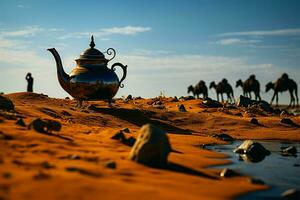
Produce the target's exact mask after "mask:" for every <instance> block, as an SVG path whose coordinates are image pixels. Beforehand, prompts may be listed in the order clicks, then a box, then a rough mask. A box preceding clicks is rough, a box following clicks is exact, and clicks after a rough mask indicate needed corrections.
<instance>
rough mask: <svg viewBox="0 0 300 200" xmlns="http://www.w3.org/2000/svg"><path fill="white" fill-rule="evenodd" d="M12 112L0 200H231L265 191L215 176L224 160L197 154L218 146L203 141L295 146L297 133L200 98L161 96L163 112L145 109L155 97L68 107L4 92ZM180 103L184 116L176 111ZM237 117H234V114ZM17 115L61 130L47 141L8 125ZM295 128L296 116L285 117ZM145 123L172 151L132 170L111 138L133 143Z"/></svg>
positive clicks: (1, 130)
mask: <svg viewBox="0 0 300 200" xmlns="http://www.w3.org/2000/svg"><path fill="white" fill-rule="evenodd" d="M6 97H8V98H10V99H11V100H12V101H13V103H14V105H15V110H16V112H17V114H14V116H15V117H12V118H15V119H7V118H9V117H7V116H5V115H0V134H1V135H2V136H1V138H0V199H63V200H66V199H139V200H142V199H232V198H234V197H237V196H239V195H241V194H244V193H247V192H250V191H255V190H262V189H266V188H267V186H265V185H259V184H252V183H251V181H250V180H251V178H250V177H247V176H239V177H232V178H219V173H220V170H219V169H209V168H207V167H208V166H211V165H218V164H225V163H228V162H229V161H228V160H226V159H220V158H226V155H223V154H220V153H217V152H213V151H208V150H205V149H203V148H200V146H201V145H202V144H211V143H216V144H222V143H225V142H224V141H221V140H218V139H216V138H213V137H211V135H212V134H215V133H226V134H229V135H231V136H232V137H234V138H235V139H264V140H291V141H300V134H299V133H300V129H299V128H298V127H294V126H289V125H284V124H282V123H280V119H281V118H280V117H279V116H278V115H268V116H261V115H256V116H255V117H256V118H257V119H258V120H259V122H260V123H261V124H262V126H258V125H255V124H252V123H250V122H249V121H250V119H251V117H252V116H251V117H250V116H240V115H243V114H244V108H238V109H227V110H222V109H217V108H205V107H203V106H202V105H201V100H188V101H183V102H174V101H173V99H172V98H163V99H161V101H162V102H163V103H164V105H165V107H166V109H157V108H153V106H152V103H153V102H154V101H155V99H137V100H131V101H129V102H124V100H122V99H118V100H116V102H115V103H114V106H113V108H109V107H108V106H107V103H106V102H102V101H99V102H96V101H95V102H86V103H85V107H84V108H76V107H75V104H76V102H75V101H73V100H65V99H54V98H48V97H47V96H44V95H40V94H35V93H14V94H8V95H6ZM178 104H183V105H184V106H185V108H186V110H187V112H179V111H178V107H177V105H178ZM239 113H240V114H239ZM20 117H22V118H23V120H24V122H25V123H26V124H27V125H28V124H29V123H30V122H31V121H32V120H33V119H35V118H45V119H54V120H57V121H59V122H60V123H61V124H62V129H61V131H60V132H53V133H52V134H51V135H48V134H43V133H38V132H36V131H34V130H31V129H30V130H29V129H28V128H27V127H21V126H19V125H16V124H15V123H16V119H18V118H20ZM292 120H293V121H294V122H295V123H297V124H300V117H299V116H298V117H292ZM146 123H153V124H155V125H157V126H159V127H161V128H162V129H164V130H166V131H167V132H168V136H169V139H170V142H171V145H172V148H173V149H174V150H175V151H174V152H172V153H171V154H170V156H169V162H170V165H169V167H167V168H166V169H156V168H151V167H147V166H144V165H141V164H137V163H135V162H132V161H130V160H129V159H128V154H129V151H130V149H131V147H130V146H128V145H125V144H123V143H121V142H119V141H116V140H112V139H111V137H112V136H113V135H114V134H115V133H116V132H117V131H119V130H121V129H123V128H129V130H130V133H125V134H126V137H130V136H131V137H136V136H137V133H138V130H139V129H140V127H141V126H142V125H144V124H146Z"/></svg>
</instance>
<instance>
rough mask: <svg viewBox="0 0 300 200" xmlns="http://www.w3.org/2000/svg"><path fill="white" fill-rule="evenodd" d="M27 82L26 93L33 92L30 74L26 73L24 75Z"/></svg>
mask: <svg viewBox="0 0 300 200" xmlns="http://www.w3.org/2000/svg"><path fill="white" fill-rule="evenodd" d="M26 80H27V83H28V84H27V92H33V78H32V76H31V73H27V75H26Z"/></svg>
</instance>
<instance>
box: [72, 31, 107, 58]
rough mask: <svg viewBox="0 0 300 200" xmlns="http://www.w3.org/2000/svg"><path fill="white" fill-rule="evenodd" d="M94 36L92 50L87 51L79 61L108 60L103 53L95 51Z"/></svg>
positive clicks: (91, 44) (91, 43)
mask: <svg viewBox="0 0 300 200" xmlns="http://www.w3.org/2000/svg"><path fill="white" fill-rule="evenodd" d="M95 46H96V45H95V43H94V36H92V37H91V42H90V48H88V49H86V50H85V51H84V52H82V54H81V55H80V57H79V58H78V59H76V61H77V60H106V59H105V56H104V54H103V53H101V51H99V50H98V49H95V48H94V47H95Z"/></svg>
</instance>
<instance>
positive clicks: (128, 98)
mask: <svg viewBox="0 0 300 200" xmlns="http://www.w3.org/2000/svg"><path fill="white" fill-rule="evenodd" d="M132 99H133V98H132V95H131V94H130V95H128V96H127V97H126V98H125V100H128V101H130V100H132Z"/></svg>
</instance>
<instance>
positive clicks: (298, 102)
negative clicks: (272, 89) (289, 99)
mask: <svg viewBox="0 0 300 200" xmlns="http://www.w3.org/2000/svg"><path fill="white" fill-rule="evenodd" d="M297 93H298V91H297V87H296V89H295V96H296V101H297V108H298V107H299V99H298V94H297Z"/></svg>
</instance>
